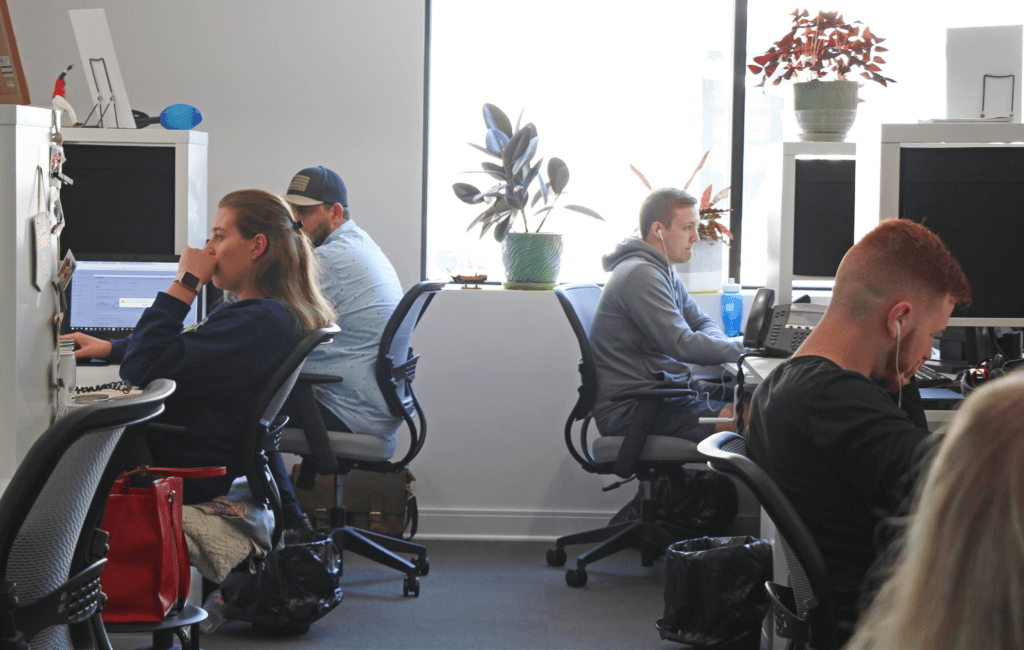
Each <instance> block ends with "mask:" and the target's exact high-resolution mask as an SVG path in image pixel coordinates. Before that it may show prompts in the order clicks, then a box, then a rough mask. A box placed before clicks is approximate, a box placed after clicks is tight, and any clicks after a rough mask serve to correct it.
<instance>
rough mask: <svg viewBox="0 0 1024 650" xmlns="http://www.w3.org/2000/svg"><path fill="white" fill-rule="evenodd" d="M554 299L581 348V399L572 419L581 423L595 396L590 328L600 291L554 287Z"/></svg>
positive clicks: (586, 287) (594, 287) (587, 286)
mask: <svg viewBox="0 0 1024 650" xmlns="http://www.w3.org/2000/svg"><path fill="white" fill-rule="evenodd" d="M555 297H557V298H558V302H559V304H560V305H562V311H564V312H565V317H566V318H568V319H569V325H570V326H571V327H572V331H573V334H575V335H576V342H577V343H579V346H580V362H579V371H580V389H579V393H580V399H579V401H578V402H577V404H576V408H575V409H573V417H574V418H575V419H576V420H582V419H583V418H585V417H587V416H588V415H590V410H591V409H592V408H593V406H594V397H595V395H596V393H597V377H596V376H595V374H594V355H593V353H592V352H591V350H590V328H591V327H592V326H593V325H594V313H595V312H596V311H597V302H598V300H600V299H601V287H599V286H597V285H596V284H567V285H564V286H560V287H555Z"/></svg>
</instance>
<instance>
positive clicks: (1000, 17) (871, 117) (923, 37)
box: [742, 0, 1024, 286]
mask: <svg viewBox="0 0 1024 650" xmlns="http://www.w3.org/2000/svg"><path fill="white" fill-rule="evenodd" d="M849 4H850V6H849V7H844V9H845V11H843V16H844V18H845V19H846V20H847V21H848V22H852V21H854V20H859V21H861V22H862V23H864V24H865V25H867V26H869V27H870V28H871V31H872V32H874V33H875V34H877V35H878V36H881V37H883V38H885V39H886V42H885V43H883V44H882V45H883V46H884V47H886V48H888V50H889V51H888V52H885V53H883V54H881V56H883V57H884V58H885V61H886V63H885V65H884V66H882V74H884V75H885V76H886V77H890V78H892V79H895V80H896V82H897V83H895V84H890V85H889V86H888V87H882V86H881V85H879V84H877V83H875V82H873V81H868V80H866V79H863V78H861V77H859V76H856V77H852V78H854V79H857V80H860V81H862V82H864V85H863V86H862V87H861V89H860V97H861V98H862V99H864V100H865V101H864V102H863V103H862V104H860V107H859V108H858V116H857V121H856V123H855V124H854V126H853V129H852V130H851V131H850V133H849V135H848V136H847V141H848V142H856V143H857V189H856V199H855V202H856V227H855V232H854V237H855V239H860V237H861V236H863V235H864V233H866V232H867V231H868V230H870V229H871V228H872V227H874V226H875V225H876V224H877V223H878V209H879V193H878V185H879V183H878V179H879V175H880V171H879V159H880V155H881V153H880V148H879V142H880V135H881V132H880V125H881V124H898V123H914V122H917V121H918V120H925V119H935V118H944V117H945V116H946V55H945V52H946V29H947V28H950V27H978V26H985V25H1020V24H1022V23H1024V3H1021V2H1020V0H986V1H983V2H975V3H969V4H953V3H944V4H942V5H941V10H937V9H934V8H935V7H938V6H939V5H933V6H932V7H933V8H924V7H923V6H922V5H920V4H918V3H900V2H892V1H891V0H858V2H855V3H849ZM808 10H809V11H812V12H813V11H816V10H815V9H813V8H811V7H809V8H808ZM747 11H748V14H747V59H748V60H747V63H749V62H750V60H751V59H753V57H755V56H757V55H759V54H762V53H763V52H764V51H765V50H767V49H768V48H769V47H770V46H771V45H772V43H773V42H775V41H777V40H779V39H780V38H781V37H782V36H783V35H784V34H785V33H786V32H787V31H788V30H789V29H790V27H791V24H792V23H791V21H792V17H791V16H790V15H789V13H790V12H791V11H792V9H791V8H790V7H789V5H782V4H780V3H777V2H749V3H748V10H747ZM858 74H859V73H858ZM759 82H760V78H759V77H755V76H754V75H752V74H747V75H746V80H745V83H746V87H747V92H746V111H745V116H744V120H745V129H744V131H745V136H744V157H743V168H744V169H743V178H744V185H745V186H744V192H743V194H744V196H743V249H742V283H743V284H744V285H747V286H751V285H763V284H764V283H765V279H766V277H767V268H766V262H767V255H766V250H765V247H764V244H763V242H765V241H767V239H768V237H767V232H766V226H765V224H766V215H767V214H768V212H769V211H776V212H778V210H779V209H780V206H781V200H782V199H781V183H782V174H781V148H780V147H779V146H778V145H777V143H780V142H783V141H788V142H792V141H797V140H798V139H799V138H798V135H797V127H796V120H795V118H794V117H793V90H792V87H791V86H792V84H791V83H789V82H783V83H782V84H781V85H779V86H775V87H771V86H770V82H769V86H768V87H767V88H766V89H765V90H764V91H763V92H762V89H760V88H754V86H755V85H756V84H757V83H759ZM1018 83H1020V80H1018ZM773 145H774V146H773Z"/></svg>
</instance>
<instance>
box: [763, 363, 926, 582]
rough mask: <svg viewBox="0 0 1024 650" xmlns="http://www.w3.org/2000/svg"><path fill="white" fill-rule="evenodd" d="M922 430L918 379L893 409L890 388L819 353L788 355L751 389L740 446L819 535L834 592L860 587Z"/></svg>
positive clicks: (922, 436) (899, 494) (897, 499)
mask: <svg viewBox="0 0 1024 650" xmlns="http://www.w3.org/2000/svg"><path fill="white" fill-rule="evenodd" d="M928 435H929V432H928V430H927V422H926V420H925V417H924V409H923V407H922V406H921V396H920V392H919V391H918V389H917V386H916V384H913V383H912V384H911V385H909V386H906V387H904V388H903V407H902V410H901V409H900V407H898V406H897V405H896V394H895V393H893V394H889V393H887V392H886V391H885V390H883V389H882V387H881V386H879V385H878V384H876V383H874V382H872V381H871V380H869V379H868V378H866V377H865V376H864V375H862V374H860V373H858V372H853V371H849V370H844V369H842V368H840V367H839V366H838V365H836V364H835V363H833V362H832V361H829V360H828V359H825V358H823V357H816V356H803V357H796V358H793V359H790V360H788V361H786V362H785V363H783V364H781V365H780V366H779V367H777V368H776V369H775V371H774V372H772V373H771V375H769V377H768V379H767V380H766V381H764V382H762V383H761V384H760V385H759V386H758V387H757V390H756V391H755V392H754V396H753V399H752V402H751V407H750V424H749V426H748V429H747V434H746V436H747V448H748V453H749V454H750V457H751V458H752V459H753V460H754V462H756V463H757V464H758V465H759V466H760V467H762V468H763V469H764V470H765V471H766V472H768V474H769V475H770V476H771V477H772V479H774V480H775V482H776V483H777V484H778V486H779V488H780V489H781V490H782V491H783V493H785V495H786V496H787V497H788V498H789V500H790V502H791V503H792V504H793V507H794V508H795V509H796V511H797V512H798V513H799V514H800V516H801V518H802V519H803V521H804V524H805V525H806V526H807V528H808V530H809V531H810V533H811V535H812V536H813V537H814V539H815V540H816V541H817V543H818V547H819V549H820V550H821V554H822V555H823V556H824V558H825V564H826V566H827V567H828V569H829V572H830V573H831V574H832V579H833V582H834V584H835V587H836V591H837V597H838V596H839V595H840V594H841V593H842V592H847V593H850V594H855V593H856V592H857V590H858V589H859V588H860V586H861V583H862V581H863V579H864V576H865V574H866V573H867V571H868V568H869V566H870V565H871V563H872V561H873V560H874V559H875V554H876V552H875V547H874V544H873V533H874V529H875V525H876V524H877V523H878V521H879V519H881V518H882V517H884V516H886V515H888V514H890V513H891V512H892V511H893V510H894V509H895V508H896V506H897V505H899V503H900V500H901V499H902V498H904V497H905V490H906V488H905V484H901V482H900V479H901V477H903V475H904V474H906V473H907V471H908V470H909V469H910V468H911V466H912V464H913V459H914V450H915V448H916V447H917V446H918V444H919V443H920V442H921V441H922V440H924V439H925V438H926V437H928Z"/></svg>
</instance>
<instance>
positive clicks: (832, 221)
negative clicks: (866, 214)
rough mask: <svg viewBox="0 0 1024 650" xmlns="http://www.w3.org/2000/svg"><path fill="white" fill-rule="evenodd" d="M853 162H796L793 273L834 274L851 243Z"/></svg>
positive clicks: (853, 186) (853, 187)
mask: <svg viewBox="0 0 1024 650" xmlns="http://www.w3.org/2000/svg"><path fill="white" fill-rule="evenodd" d="M855 165H856V162H855V161H853V160H827V159H808V160H800V159H797V161H796V183H795V192H794V194H795V196H794V204H793V274H794V275H810V276H824V277H835V274H836V271H837V270H838V269H839V263H840V262H842V261H843V256H844V255H846V251H848V250H850V247H851V246H853V219H854V209H853V208H854V205H853V200H854V193H855V174H856V167H855Z"/></svg>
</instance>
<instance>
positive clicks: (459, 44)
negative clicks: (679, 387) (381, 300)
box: [426, 0, 733, 282]
mask: <svg viewBox="0 0 1024 650" xmlns="http://www.w3.org/2000/svg"><path fill="white" fill-rule="evenodd" d="M732 34H733V3H731V2H729V3H726V2H717V3H703V4H696V3H687V2H679V0H639V1H634V2H629V3H617V4H609V3H597V4H586V3H580V2H575V1H573V2H568V1H561V0H517V2H515V3H512V4H509V3H503V2H480V0H433V2H432V3H431V42H430V88H429V102H430V104H429V135H428V138H429V140H428V146H429V160H428V189H427V192H428V199H427V252H426V255H427V259H426V268H427V277H428V278H429V279H447V278H448V276H449V275H454V274H459V273H463V274H477V273H485V274H487V275H488V277H489V279H490V280H497V281H503V280H504V267H503V266H502V263H501V247H500V245H499V244H498V243H497V242H496V241H495V240H494V238H493V236H492V234H491V232H488V233H487V234H486V235H485V236H484V237H483V239H480V237H479V234H480V233H479V228H474V229H473V230H472V231H470V232H468V233H467V232H466V227H467V226H468V225H469V223H470V222H471V221H472V220H473V218H474V217H475V216H476V215H477V214H479V213H480V212H482V211H483V209H484V207H485V206H482V205H467V204H466V203H463V202H462V201H460V200H459V199H458V198H457V197H456V196H455V194H454V192H453V191H452V184H453V183H458V182H463V183H470V184H472V185H475V186H476V187H478V188H480V189H481V190H485V189H487V188H489V187H491V185H493V183H489V182H488V180H489V177H488V176H486V175H485V174H478V173H472V174H467V173H464V172H468V171H477V170H480V169H481V167H480V163H481V162H484V161H494V159H493V158H489V157H488V156H486V154H484V153H482V152H480V151H478V150H476V149H474V148H473V147H470V146H469V145H468V144H467V142H472V143H474V144H478V145H481V146H483V145H484V135H485V133H486V130H487V129H486V127H485V125H484V120H483V117H482V112H481V109H482V107H483V105H484V104H485V103H490V104H494V105H496V106H498V107H500V108H501V109H502V110H503V111H504V112H505V113H506V114H507V115H508V116H509V118H510V119H511V121H512V123H513V126H515V122H516V119H517V118H518V116H519V114H520V111H522V121H523V124H526V123H528V122H533V123H534V124H535V125H536V127H537V131H538V137H539V147H538V150H537V154H536V156H535V158H534V160H538V159H539V158H541V157H543V158H544V159H545V163H544V169H545V170H546V166H547V162H546V161H547V160H548V159H550V158H551V157H552V156H554V157H557V158H561V159H562V160H563V161H565V163H566V164H567V166H568V168H569V172H570V180H569V183H568V186H567V188H566V191H565V192H564V193H563V197H562V199H560V201H559V204H560V205H561V204H577V205H582V206H585V207H588V208H590V209H592V210H595V211H596V212H598V213H600V214H601V215H602V216H603V217H604V219H605V221H604V222H601V221H597V220H595V219H592V218H591V217H588V216H585V215H582V214H579V213H576V212H572V211H567V210H564V209H561V208H558V209H556V210H555V211H553V212H552V213H551V215H550V217H549V218H548V220H547V223H546V224H545V226H544V231H546V232H560V233H562V234H563V235H564V239H565V250H564V255H563V259H562V272H561V276H560V278H559V280H560V281H563V282H572V281H587V282H603V281H604V280H605V279H606V278H607V274H606V273H605V272H604V270H603V269H602V268H601V256H602V255H604V254H605V253H608V252H610V251H611V250H612V249H613V248H614V246H615V243H616V242H618V241H619V240H620V239H622V238H623V237H627V236H630V235H632V234H633V233H634V231H635V229H636V227H637V214H638V211H639V207H640V203H641V202H642V201H643V199H644V197H645V196H646V195H647V189H646V188H645V187H644V185H643V184H642V183H641V181H640V179H639V178H638V177H637V176H636V175H634V173H633V172H632V171H631V170H630V165H631V164H632V165H635V166H636V167H637V168H638V169H639V170H640V171H641V172H643V174H644V175H645V176H646V177H647V179H648V180H649V181H650V182H651V184H652V185H653V186H654V187H655V188H657V187H663V186H675V187H682V186H683V184H685V183H686V181H687V179H688V178H689V177H690V175H691V174H692V172H693V170H694V168H695V167H696V166H697V163H698V162H699V161H700V159H701V156H702V155H703V154H704V152H705V151H708V150H710V151H711V154H710V156H709V157H708V161H707V163H706V164H705V166H704V169H703V170H702V171H701V173H700V174H699V175H698V176H697V178H696V179H695V180H694V181H693V183H692V184H691V185H690V188H689V191H690V192H691V193H692V194H694V195H695V196H698V197H699V194H700V192H701V191H702V190H703V188H705V187H707V185H708V184H713V185H714V188H715V191H716V192H717V191H718V190H720V189H722V188H724V187H725V186H726V185H728V184H729V181H728V178H729V165H730V160H729V151H730V120H731V112H732V107H731V88H732V38H733V36H732ZM531 198H532V197H531ZM542 205H543V204H542V203H541V204H538V206H537V207H540V206H542ZM728 205H729V204H728V203H726V204H725V207H728ZM529 214H532V211H529ZM527 219H528V223H529V226H530V229H531V230H535V229H536V228H537V226H538V225H539V222H540V219H539V218H538V219H532V218H530V217H529V216H528V217H527ZM724 221H725V223H726V224H728V220H727V219H726V220H724ZM513 230H514V231H518V232H521V231H522V230H523V221H522V219H521V217H520V218H519V220H518V221H517V223H516V226H515V227H514V228H513ZM492 232H493V231H492ZM726 259H728V256H726Z"/></svg>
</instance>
